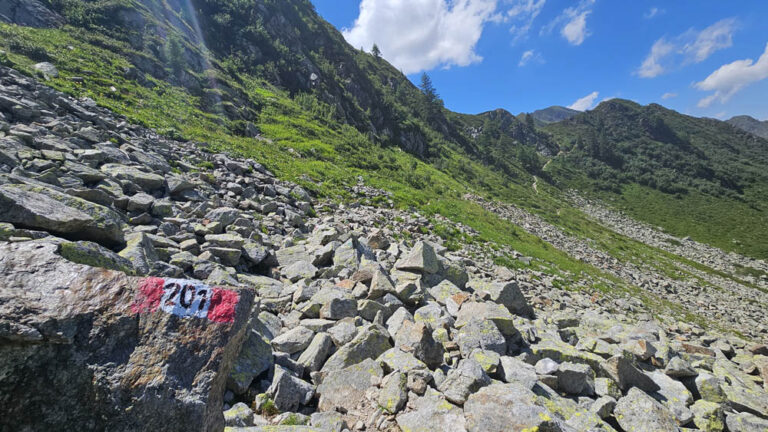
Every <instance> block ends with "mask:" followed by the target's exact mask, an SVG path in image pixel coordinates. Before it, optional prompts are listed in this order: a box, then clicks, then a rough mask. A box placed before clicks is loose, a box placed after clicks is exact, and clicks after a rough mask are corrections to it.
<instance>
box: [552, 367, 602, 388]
mask: <svg viewBox="0 0 768 432" xmlns="http://www.w3.org/2000/svg"><path fill="white" fill-rule="evenodd" d="M555 375H556V376H557V388H558V389H559V390H562V391H564V392H566V393H568V394H572V395H586V396H589V395H592V394H594V393H595V371H593V370H592V368H590V367H589V366H587V365H585V364H579V363H570V362H565V363H562V364H560V366H559V367H558V368H557V372H555Z"/></svg>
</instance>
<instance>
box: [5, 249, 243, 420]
mask: <svg viewBox="0 0 768 432" xmlns="http://www.w3.org/2000/svg"><path fill="white" fill-rule="evenodd" d="M58 252H59V245H57V244H55V243H52V242H47V241H44V240H43V241H29V242H21V243H5V244H0V317H2V318H0V377H2V378H1V379H0V403H1V404H2V406H3V416H2V418H0V429H4V430H100V429H101V430H104V429H107V430H115V431H132V430H161V429H162V430H179V431H181V430H192V429H194V430H210V431H216V430H220V429H221V428H222V427H223V424H224V418H223V415H222V413H221V404H222V399H221V398H222V395H223V393H224V385H225V383H226V380H227V377H228V374H229V370H230V368H231V365H232V363H233V362H234V360H235V357H236V355H237V353H238V351H239V349H240V345H241V344H242V341H243V337H244V334H245V331H244V330H245V324H246V322H247V321H248V317H249V316H250V312H251V309H252V307H253V301H254V295H253V292H252V291H250V290H247V289H240V290H224V289H221V288H213V287H207V286H203V285H198V286H192V285H190V286H181V283H180V282H174V281H170V280H169V281H164V280H163V279H159V278H149V279H147V278H137V277H127V276H126V275H125V274H124V273H119V272H115V271H108V270H104V269H99V268H95V267H90V266H86V265H81V264H75V263H72V262H70V261H67V260H66V259H64V258H63V257H61V256H60V255H59V253H58ZM177 291H178V292H177ZM193 291H194V292H193ZM174 294H175V297H174ZM185 301H186V302H188V303H189V304H187V305H186V306H187V307H186V308H185V307H184V306H185V304H184V303H185ZM173 302H176V305H175V306H172V305H171V304H172V303H173Z"/></svg>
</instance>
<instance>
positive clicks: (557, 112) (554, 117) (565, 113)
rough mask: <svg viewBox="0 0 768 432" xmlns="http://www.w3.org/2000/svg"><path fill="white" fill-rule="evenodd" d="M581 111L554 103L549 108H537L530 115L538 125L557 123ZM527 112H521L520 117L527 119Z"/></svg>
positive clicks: (523, 119)
mask: <svg viewBox="0 0 768 432" xmlns="http://www.w3.org/2000/svg"><path fill="white" fill-rule="evenodd" d="M579 112H580V111H576V110H573V109H570V108H566V107H562V106H558V105H554V106H551V107H548V108H544V109H540V110H536V111H534V112H532V113H530V114H529V115H530V116H531V117H533V120H534V121H535V122H536V125H542V126H543V125H547V124H550V123H557V122H559V121H563V120H568V119H569V118H571V117H573V116H575V115H577V114H579ZM525 115H526V113H521V114H519V115H518V118H519V119H520V120H522V121H525Z"/></svg>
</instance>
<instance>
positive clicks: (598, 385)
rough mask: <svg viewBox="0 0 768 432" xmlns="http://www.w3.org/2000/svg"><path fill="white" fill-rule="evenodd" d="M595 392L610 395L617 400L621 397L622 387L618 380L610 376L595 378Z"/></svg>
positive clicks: (600, 394) (599, 394)
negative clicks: (617, 382)
mask: <svg viewBox="0 0 768 432" xmlns="http://www.w3.org/2000/svg"><path fill="white" fill-rule="evenodd" d="M595 394H596V395H598V396H609V397H612V398H614V399H616V400H618V399H619V398H621V395H622V394H621V389H620V388H619V385H618V384H616V381H614V380H612V379H610V378H604V377H598V378H595Z"/></svg>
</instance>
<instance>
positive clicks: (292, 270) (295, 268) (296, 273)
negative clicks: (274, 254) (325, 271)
mask: <svg viewBox="0 0 768 432" xmlns="http://www.w3.org/2000/svg"><path fill="white" fill-rule="evenodd" d="M317 272H318V270H317V267H315V266H313V265H312V264H310V263H308V262H306V261H296V262H295V263H293V264H291V265H289V266H287V267H283V269H282V273H283V276H285V278H286V279H288V280H290V281H291V282H296V281H298V280H300V279H312V278H314V277H315V276H317Z"/></svg>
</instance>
